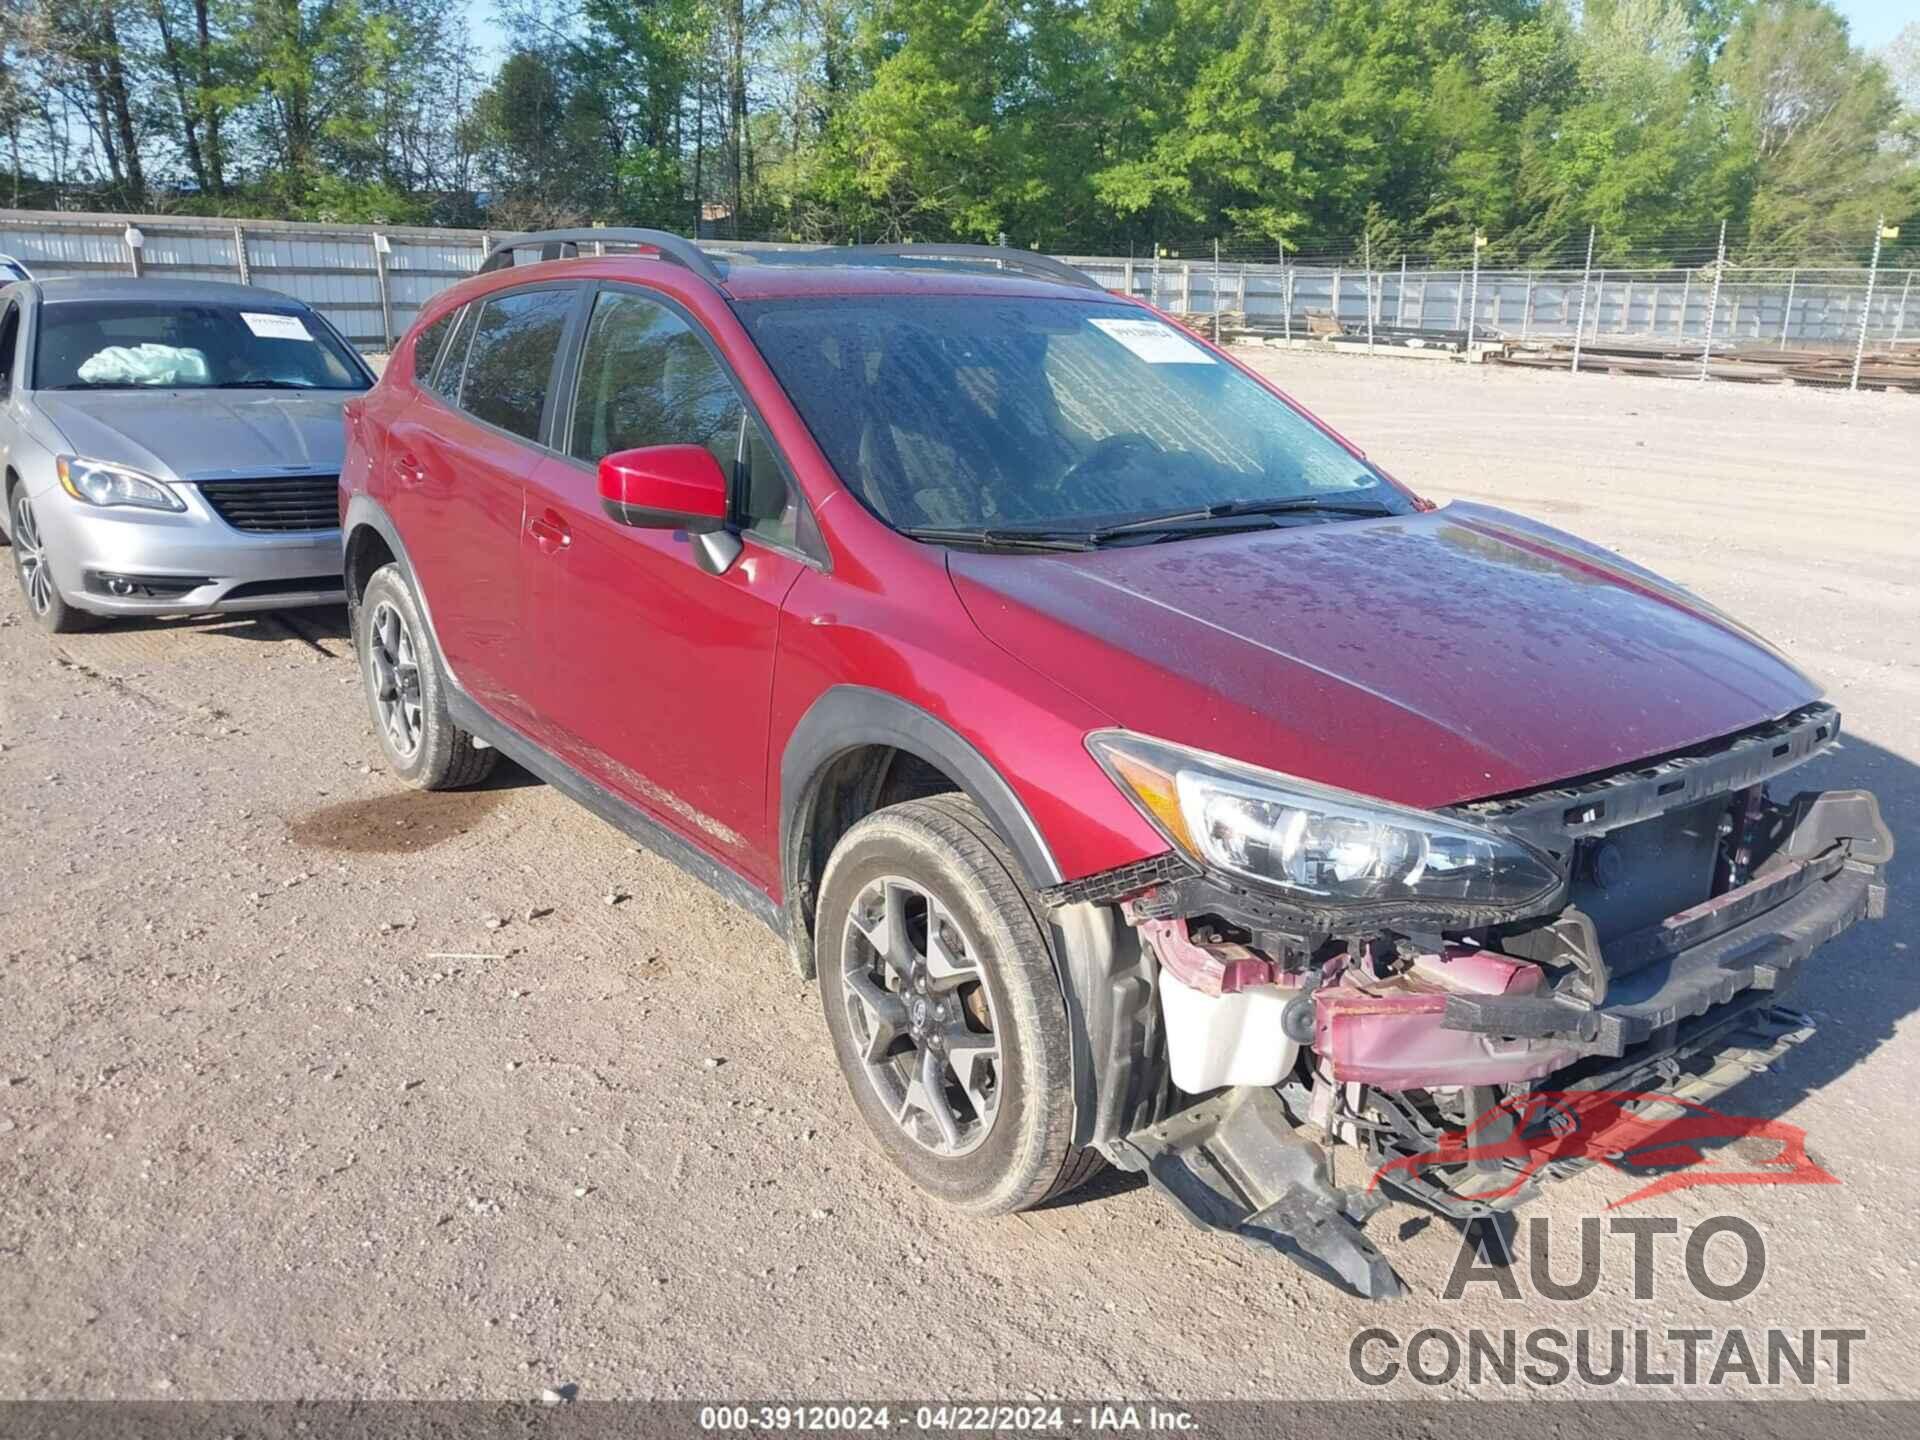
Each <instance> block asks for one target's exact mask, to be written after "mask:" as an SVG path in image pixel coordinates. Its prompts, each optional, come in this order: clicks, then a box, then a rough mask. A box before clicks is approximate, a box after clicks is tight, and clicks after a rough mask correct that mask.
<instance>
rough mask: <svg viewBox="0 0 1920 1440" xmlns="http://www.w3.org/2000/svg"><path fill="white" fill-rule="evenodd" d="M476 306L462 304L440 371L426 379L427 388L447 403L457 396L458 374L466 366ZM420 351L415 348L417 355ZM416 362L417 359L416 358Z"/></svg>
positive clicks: (458, 391) (458, 392)
mask: <svg viewBox="0 0 1920 1440" xmlns="http://www.w3.org/2000/svg"><path fill="white" fill-rule="evenodd" d="M478 308H479V307H478V306H474V305H463V306H461V307H460V310H459V313H458V316H457V318H456V319H455V320H454V322H453V343H452V344H451V345H449V346H447V358H446V359H445V360H444V361H442V362H441V365H440V372H439V373H438V374H437V375H433V376H432V378H431V379H429V380H428V381H427V388H428V389H429V390H431V391H433V393H434V394H436V395H438V396H439V397H440V398H441V399H442V400H444V401H446V402H447V403H448V404H449V405H451V404H453V402H454V401H455V400H456V399H458V398H459V395H460V376H461V374H462V373H463V372H464V371H465V370H466V366H467V343H468V342H469V341H470V340H472V339H473V315H474V311H475V310H476V309H478ZM420 353H421V352H420V351H418V350H416V351H415V352H414V354H415V355H416V356H418V355H419V354H420ZM416 363H418V362H417V360H416Z"/></svg>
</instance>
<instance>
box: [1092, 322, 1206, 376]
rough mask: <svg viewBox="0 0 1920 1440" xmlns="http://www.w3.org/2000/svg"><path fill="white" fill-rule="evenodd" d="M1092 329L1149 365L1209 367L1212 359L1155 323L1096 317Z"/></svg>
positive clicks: (1165, 325)
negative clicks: (1125, 348)
mask: <svg viewBox="0 0 1920 1440" xmlns="http://www.w3.org/2000/svg"><path fill="white" fill-rule="evenodd" d="M1093 324H1094V328H1096V329H1097V330H1099V331H1100V333H1101V334H1103V335H1106V336H1108V337H1110V338H1112V339H1114V340H1118V341H1119V342H1120V343H1121V344H1122V345H1124V346H1126V347H1127V349H1129V350H1131V351H1132V352H1133V353H1134V354H1136V355H1138V356H1139V357H1140V358H1141V359H1142V360H1144V361H1146V362H1147V363H1148V364H1149V365H1212V364H1214V363H1215V362H1214V358H1213V356H1211V355H1209V354H1208V353H1207V352H1206V351H1204V350H1202V349H1201V348H1200V347H1199V346H1198V345H1196V344H1194V343H1193V341H1191V340H1189V339H1187V337H1186V336H1184V335H1182V334H1181V333H1180V332H1179V331H1178V330H1176V329H1174V328H1173V326H1171V325H1168V324H1165V323H1163V322H1162V321H1159V320H1117V319H1112V318H1105V317H1103V318H1099V319H1096V320H1095V321H1094V322H1093Z"/></svg>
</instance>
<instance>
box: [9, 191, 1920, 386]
mask: <svg viewBox="0 0 1920 1440" xmlns="http://www.w3.org/2000/svg"><path fill="white" fill-rule="evenodd" d="M491 238H492V237H490V236H489V235H488V233H487V232H484V231H478V230H432V229H408V228H397V227H395V228H388V227H379V226H346V225H310V224H297V223H291V222H271V221H233V220H210V219H199V218H187V217H180V216H168V217H157V216H127V215H96V214H72V213H55V212H35V211H6V210H0V252H5V253H7V254H10V255H12V256H13V257H14V258H15V259H17V260H18V261H20V262H21V263H22V264H24V265H25V266H26V267H27V268H28V269H29V270H31V271H32V272H33V273H35V274H37V275H40V276H43V277H51V276H58V275H75V274H110V273H111V274H145V275H156V276H158V275H166V276H172V277H175V278H182V279H225V280H240V281H243V282H251V283H255V284H262V285H267V286H270V287H272V288H275V289H278V290H282V291H285V292H286V293H288V294H291V295H294V296H296V297H298V298H299V299H301V300H304V301H306V302H307V303H309V304H311V305H313V306H314V307H315V308H316V309H318V310H320V311H321V312H322V313H323V314H325V315H326V316H327V317H328V319H330V320H332V321H333V322H334V323H335V324H336V325H337V326H338V327H339V328H340V329H341V331H342V332H343V333H344V334H346V335H347V336H348V337H349V338H350V339H352V340H353V341H354V342H355V343H356V344H359V345H362V346H364V347H367V348H369V349H379V348H385V347H388V346H391V344H392V343H393V341H394V339H395V338H397V337H398V336H399V335H400V334H402V333H404V332H405V330H406V328H407V326H408V325H409V324H410V323H411V322H412V319H413V317H414V315H415V313H416V312H417V310H418V308H419V306H420V305H422V304H423V303H425V301H426V300H428V299H429V298H430V297H431V296H432V295H433V294H435V293H436V292H438V291H439V290H440V289H442V288H444V287H446V286H447V285H451V284H453V283H455V282H456V281H458V280H460V279H462V278H464V277H465V276H467V275H469V274H471V273H473V271H474V270H475V269H477V268H478V266H479V263H480V260H481V258H482V256H483V255H484V253H485V251H486V248H487V246H488V244H489V243H490V240H491ZM755 238H761V239H767V240H785V239H787V238H789V237H785V236H765V237H755ZM1577 242H1578V243H1575V244H1572V245H1563V246H1559V247H1544V248H1542V247H1537V246H1536V247H1532V248H1533V254H1534V257H1535V259H1536V260H1537V261H1538V263H1520V262H1519V260H1518V259H1517V258H1516V250H1517V249H1518V247H1517V246H1516V245H1515V244H1513V243H1510V242H1503V241H1499V240H1494V241H1487V240H1482V241H1481V242H1480V243H1477V244H1473V245H1471V247H1470V248H1469V250H1468V253H1467V254H1465V255H1456V254H1448V253H1445V252H1437V251H1435V250H1434V249H1431V248H1429V249H1425V250H1415V249H1413V248H1412V247H1393V248H1390V247H1389V246H1388V245H1386V244H1381V245H1379V246H1376V245H1375V244H1374V243H1373V241H1372V240H1371V238H1365V239H1362V240H1361V241H1360V242H1359V243H1358V244H1349V245H1323V246H1320V247H1316V248H1311V249H1302V250H1299V251H1292V250H1289V248H1288V247H1286V246H1284V245H1281V244H1279V243H1277V242H1266V241H1260V242H1248V241H1245V240H1232V239H1226V240H1219V239H1210V238H1208V237H1204V236H1201V237H1193V236H1188V237H1184V238H1183V239H1180V240H1178V241H1171V242H1168V241H1156V242H1155V243H1153V244H1152V245H1151V247H1150V250H1149V253H1147V254H1144V255H1132V256H1124V257H1123V256H1115V255H1100V254H1069V255H1064V256H1063V257H1062V258H1064V259H1067V260H1068V261H1070V262H1071V263H1073V264H1075V265H1077V266H1078V267H1079V268H1081V269H1082V270H1084V271H1086V272H1087V273H1088V274H1089V275H1091V276H1093V277H1094V278H1095V279H1097V280H1099V281H1100V282H1101V283H1102V284H1104V285H1106V286H1108V287H1109V288H1111V289H1114V290H1117V291H1122V292H1124V293H1127V294H1131V295H1135V296H1138V297H1140V298H1141V299H1144V300H1147V301H1149V302H1151V303H1152V304H1154V305H1157V306H1159V307H1160V308H1161V309H1163V310H1167V311H1170V312H1172V313H1174V314H1177V315H1179V316H1181V317H1182V318H1183V319H1185V320H1186V321H1187V322H1188V323H1190V324H1195V325H1198V326H1200V327H1202V328H1208V329H1212V330H1215V331H1217V332H1218V333H1219V334H1220V335H1221V336H1222V338H1235V337H1242V336H1248V337H1255V338H1260V339H1269V340H1273V341H1277V342H1280V343H1286V342H1289V341H1291V342H1297V343H1303V344H1305V343H1312V344H1324V345H1332V346H1344V347H1349V348H1365V349H1367V350H1369V351H1373V352H1378V351H1380V350H1382V349H1402V350H1405V349H1417V350H1422V351H1429V352H1432V351H1439V352H1442V353H1448V352H1450V353H1453V354H1456V355H1460V356H1463V357H1466V358H1470V359H1476V360H1497V361H1501V362H1504V363H1509V364H1517V365H1530V366H1536V367H1544V368H1564V369H1567V370H1569V371H1578V370H1581V369H1589V370H1594V369H1598V370H1607V371H1625V372H1629V373H1643V374H1655V375H1663V374H1664V375H1676V376H1695V377H1697V378H1701V379H1729V380H1744V381H1753V380H1778V381H1795V382H1799V383H1808V384H1821V385H1845V386H1851V387H1857V388H1877V389H1905V390H1913V391H1916V392H1920V283H1916V278H1917V277H1920V249H1916V248H1915V247H1914V245H1913V244H1912V242H1911V241H1908V242H1906V244H1905V246H1904V247H1902V246H1901V245H1900V244H1899V237H1898V235H1897V233H1892V232H1888V233H1885V234H1882V235H1880V236H1879V237H1877V238H1876V240H1875V242H1874V244H1873V247H1872V250H1871V253H1870V257H1869V259H1868V261H1867V263H1865V264H1861V263H1859V262H1858V261H1857V260H1851V263H1846V262H1847V261H1848V260H1849V259H1851V257H1842V256H1837V255H1836V254H1835V253H1834V252H1833V251H1832V250H1831V249H1828V250H1824V251H1823V250H1820V249H1818V248H1810V249H1809V251H1808V253H1807V254H1806V255H1805V256H1804V257H1802V259H1803V263H1795V262H1794V261H1792V260H1784V261H1783V260H1781V259H1780V258H1779V257H1778V256H1769V257H1768V258H1767V259H1766V260H1765V261H1764V263H1756V262H1753V261H1747V262H1736V261H1734V260H1730V259H1728V258H1727V256H1728V249H1727V241H1726V237H1725V233H1724V231H1722V232H1721V233H1720V234H1719V235H1718V236H1717V237H1704V238H1703V237H1700V236H1679V237H1674V236H1667V237H1653V238H1647V237H1604V236H1601V235H1600V234H1599V233H1598V232H1597V231H1596V232H1593V233H1590V234H1589V235H1587V236H1584V237H1577ZM1890 242H1891V243H1890ZM705 243H707V244H709V245H712V246H717V247H724V246H726V245H727V244H729V243H738V242H737V241H734V240H732V239H710V240H708V241H706V242H705ZM1741 248H1742V249H1745V250H1747V251H1749V252H1751V251H1752V250H1753V249H1755V247H1754V246H1752V245H1751V243H1750V242H1746V241H1745V240H1744V238H1743V243H1742V246H1741ZM1583 249H1584V254H1581V253H1578V252H1580V251H1582V250H1583ZM1595 255H1598V256H1600V257H1602V258H1601V259H1600V260H1598V261H1596V260H1595V259H1594V258H1593V257H1594V256H1595ZM1495 257H1498V258H1497V259H1496V258H1495ZM1608 257H1617V258H1615V259H1614V263H1606V262H1607V258H1608ZM1570 262H1571V263H1570Z"/></svg>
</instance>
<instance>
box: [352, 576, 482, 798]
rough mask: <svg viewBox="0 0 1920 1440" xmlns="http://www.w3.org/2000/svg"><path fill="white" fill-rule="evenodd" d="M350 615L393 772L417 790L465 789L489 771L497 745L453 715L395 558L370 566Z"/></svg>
mask: <svg viewBox="0 0 1920 1440" xmlns="http://www.w3.org/2000/svg"><path fill="white" fill-rule="evenodd" d="M354 618H355V624H354V636H353V643H354V649H355V650H356V651H358V653H359V656H360V676H361V680H362V682H363V683H364V685H365V687H366V693H367V704H368V707H369V708H370V709H371V710H372V712H373V726H374V729H375V731H376V732H378V734H379V736H380V748H381V749H382V750H384V751H385V752H386V756H387V764H388V765H389V766H390V767H391V768H392V770H393V773H394V774H395V775H397V776H398V777H399V778H400V779H402V780H405V781H406V782H407V783H408V784H409V785H415V786H418V787H419V788H420V789H422V790H459V789H464V788H465V787H467V786H469V785H478V784H479V783H480V782H481V781H482V780H485V779H486V778H487V777H488V776H489V775H491V774H492V773H493V767H494V766H495V765H496V764H498V763H499V760H500V753H499V751H497V750H493V749H484V750H483V749H478V748H476V747H475V745H474V743H473V736H472V735H471V734H469V733H468V732H467V731H465V730H462V729H461V728H460V727H459V726H458V725H456V724H454V723H453V716H452V714H451V713H450V712H449V711H448V709H447V688H448V687H447V682H446V677H445V675H443V674H442V673H441V670H440V662H439V657H438V655H437V654H436V652H435V651H434V648H433V641H432V639H431V637H430V634H429V632H428V630H427V625H426V620H425V619H424V617H422V615H421V613H420V603H419V601H418V600H416V599H415V598H414V594H413V587H412V585H411V584H409V583H408V581H407V577H406V574H405V572H404V571H402V570H401V568H400V567H399V565H397V564H392V565H383V566H381V567H380V569H378V570H376V571H374V573H373V578H372V579H371V580H369V581H368V582H367V588H366V590H365V592H364V593H363V594H362V595H361V597H360V605H359V608H358V609H357V610H356V611H355V617H354Z"/></svg>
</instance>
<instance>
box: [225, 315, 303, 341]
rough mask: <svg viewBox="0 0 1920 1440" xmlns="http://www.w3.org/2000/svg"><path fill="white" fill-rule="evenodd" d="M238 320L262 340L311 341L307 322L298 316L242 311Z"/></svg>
mask: <svg viewBox="0 0 1920 1440" xmlns="http://www.w3.org/2000/svg"><path fill="white" fill-rule="evenodd" d="M240 318H241V319H242V320H244V321H246V322H247V328H248V329H249V330H251V331H253V333H254V334H256V335H258V336H259V337H260V338H261V339H262V340H311V339H313V335H312V334H311V333H310V332H309V331H308V329H307V322H306V321H304V320H302V319H301V318H300V317H299V316H298V315H270V314H264V313H262V312H260V311H258V310H242V311H241V312H240Z"/></svg>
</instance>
